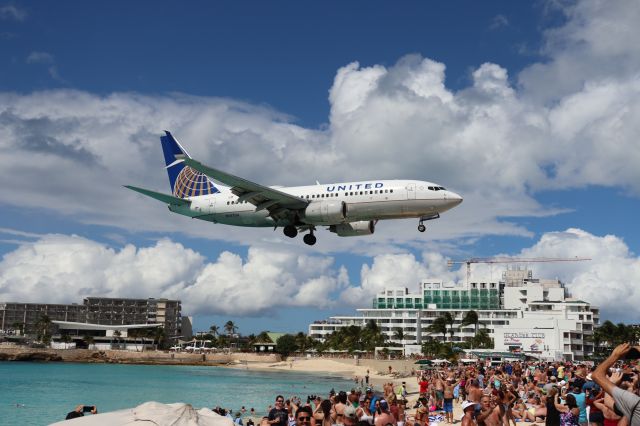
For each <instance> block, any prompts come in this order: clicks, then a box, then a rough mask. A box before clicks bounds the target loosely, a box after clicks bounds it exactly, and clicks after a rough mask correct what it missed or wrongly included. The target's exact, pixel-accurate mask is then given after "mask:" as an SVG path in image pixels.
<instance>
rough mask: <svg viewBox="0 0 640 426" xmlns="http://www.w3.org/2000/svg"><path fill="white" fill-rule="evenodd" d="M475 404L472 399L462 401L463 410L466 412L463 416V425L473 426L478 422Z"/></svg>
mask: <svg viewBox="0 0 640 426" xmlns="http://www.w3.org/2000/svg"><path fill="white" fill-rule="evenodd" d="M475 406H476V404H474V403H473V402H471V401H465V402H463V403H462V412H463V413H464V416H463V417H462V425H461V426H473V425H476V424H477V423H476V421H475V419H474V411H475Z"/></svg>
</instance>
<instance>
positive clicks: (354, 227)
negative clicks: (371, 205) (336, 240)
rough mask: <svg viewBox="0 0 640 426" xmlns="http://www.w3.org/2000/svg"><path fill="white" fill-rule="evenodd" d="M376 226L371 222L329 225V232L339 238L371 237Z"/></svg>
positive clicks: (362, 221)
mask: <svg viewBox="0 0 640 426" xmlns="http://www.w3.org/2000/svg"><path fill="white" fill-rule="evenodd" d="M375 230H376V225H375V223H374V222H373V221H372V220H361V221H359V222H349V223H340V224H338V225H331V226H330V227H329V231H331V232H335V233H336V234H338V236H339V237H357V236H358V235H371V234H373V233H374V232H375Z"/></svg>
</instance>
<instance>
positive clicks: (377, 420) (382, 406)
mask: <svg viewBox="0 0 640 426" xmlns="http://www.w3.org/2000/svg"><path fill="white" fill-rule="evenodd" d="M389 423H391V424H392V425H394V426H395V424H396V419H395V417H393V414H391V413H390V412H389V404H388V403H387V401H385V400H384V399H381V400H378V401H376V413H375V415H374V425H375V426H386V425H388V424H389Z"/></svg>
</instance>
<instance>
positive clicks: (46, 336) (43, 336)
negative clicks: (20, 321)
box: [35, 314, 52, 344]
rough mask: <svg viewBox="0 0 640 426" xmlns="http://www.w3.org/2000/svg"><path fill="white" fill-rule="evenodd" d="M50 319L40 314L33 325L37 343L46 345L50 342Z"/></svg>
mask: <svg viewBox="0 0 640 426" xmlns="http://www.w3.org/2000/svg"><path fill="white" fill-rule="evenodd" d="M51 324H52V322H51V318H49V316H48V315H47V314H42V315H41V316H40V318H38V320H37V321H36V323H35V331H36V336H37V339H38V341H40V342H42V343H45V344H48V343H50V342H51Z"/></svg>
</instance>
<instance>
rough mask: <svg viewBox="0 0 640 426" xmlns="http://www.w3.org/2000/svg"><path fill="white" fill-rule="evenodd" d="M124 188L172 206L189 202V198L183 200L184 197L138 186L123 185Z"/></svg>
mask: <svg viewBox="0 0 640 426" xmlns="http://www.w3.org/2000/svg"><path fill="white" fill-rule="evenodd" d="M124 187H125V188H129V189H130V190H132V191H136V192H139V193H140V194H142V195H146V196H147V197H151V198H155V199H156V200H158V201H162V202H163V203H167V204H173V205H174V206H183V205H188V204H191V200H185V199H184V198H178V197H174V196H173V195H167V194H163V193H161V192H155V191H151V190H149V189H144V188H138V187H137V186H131V185H125V186H124Z"/></svg>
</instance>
